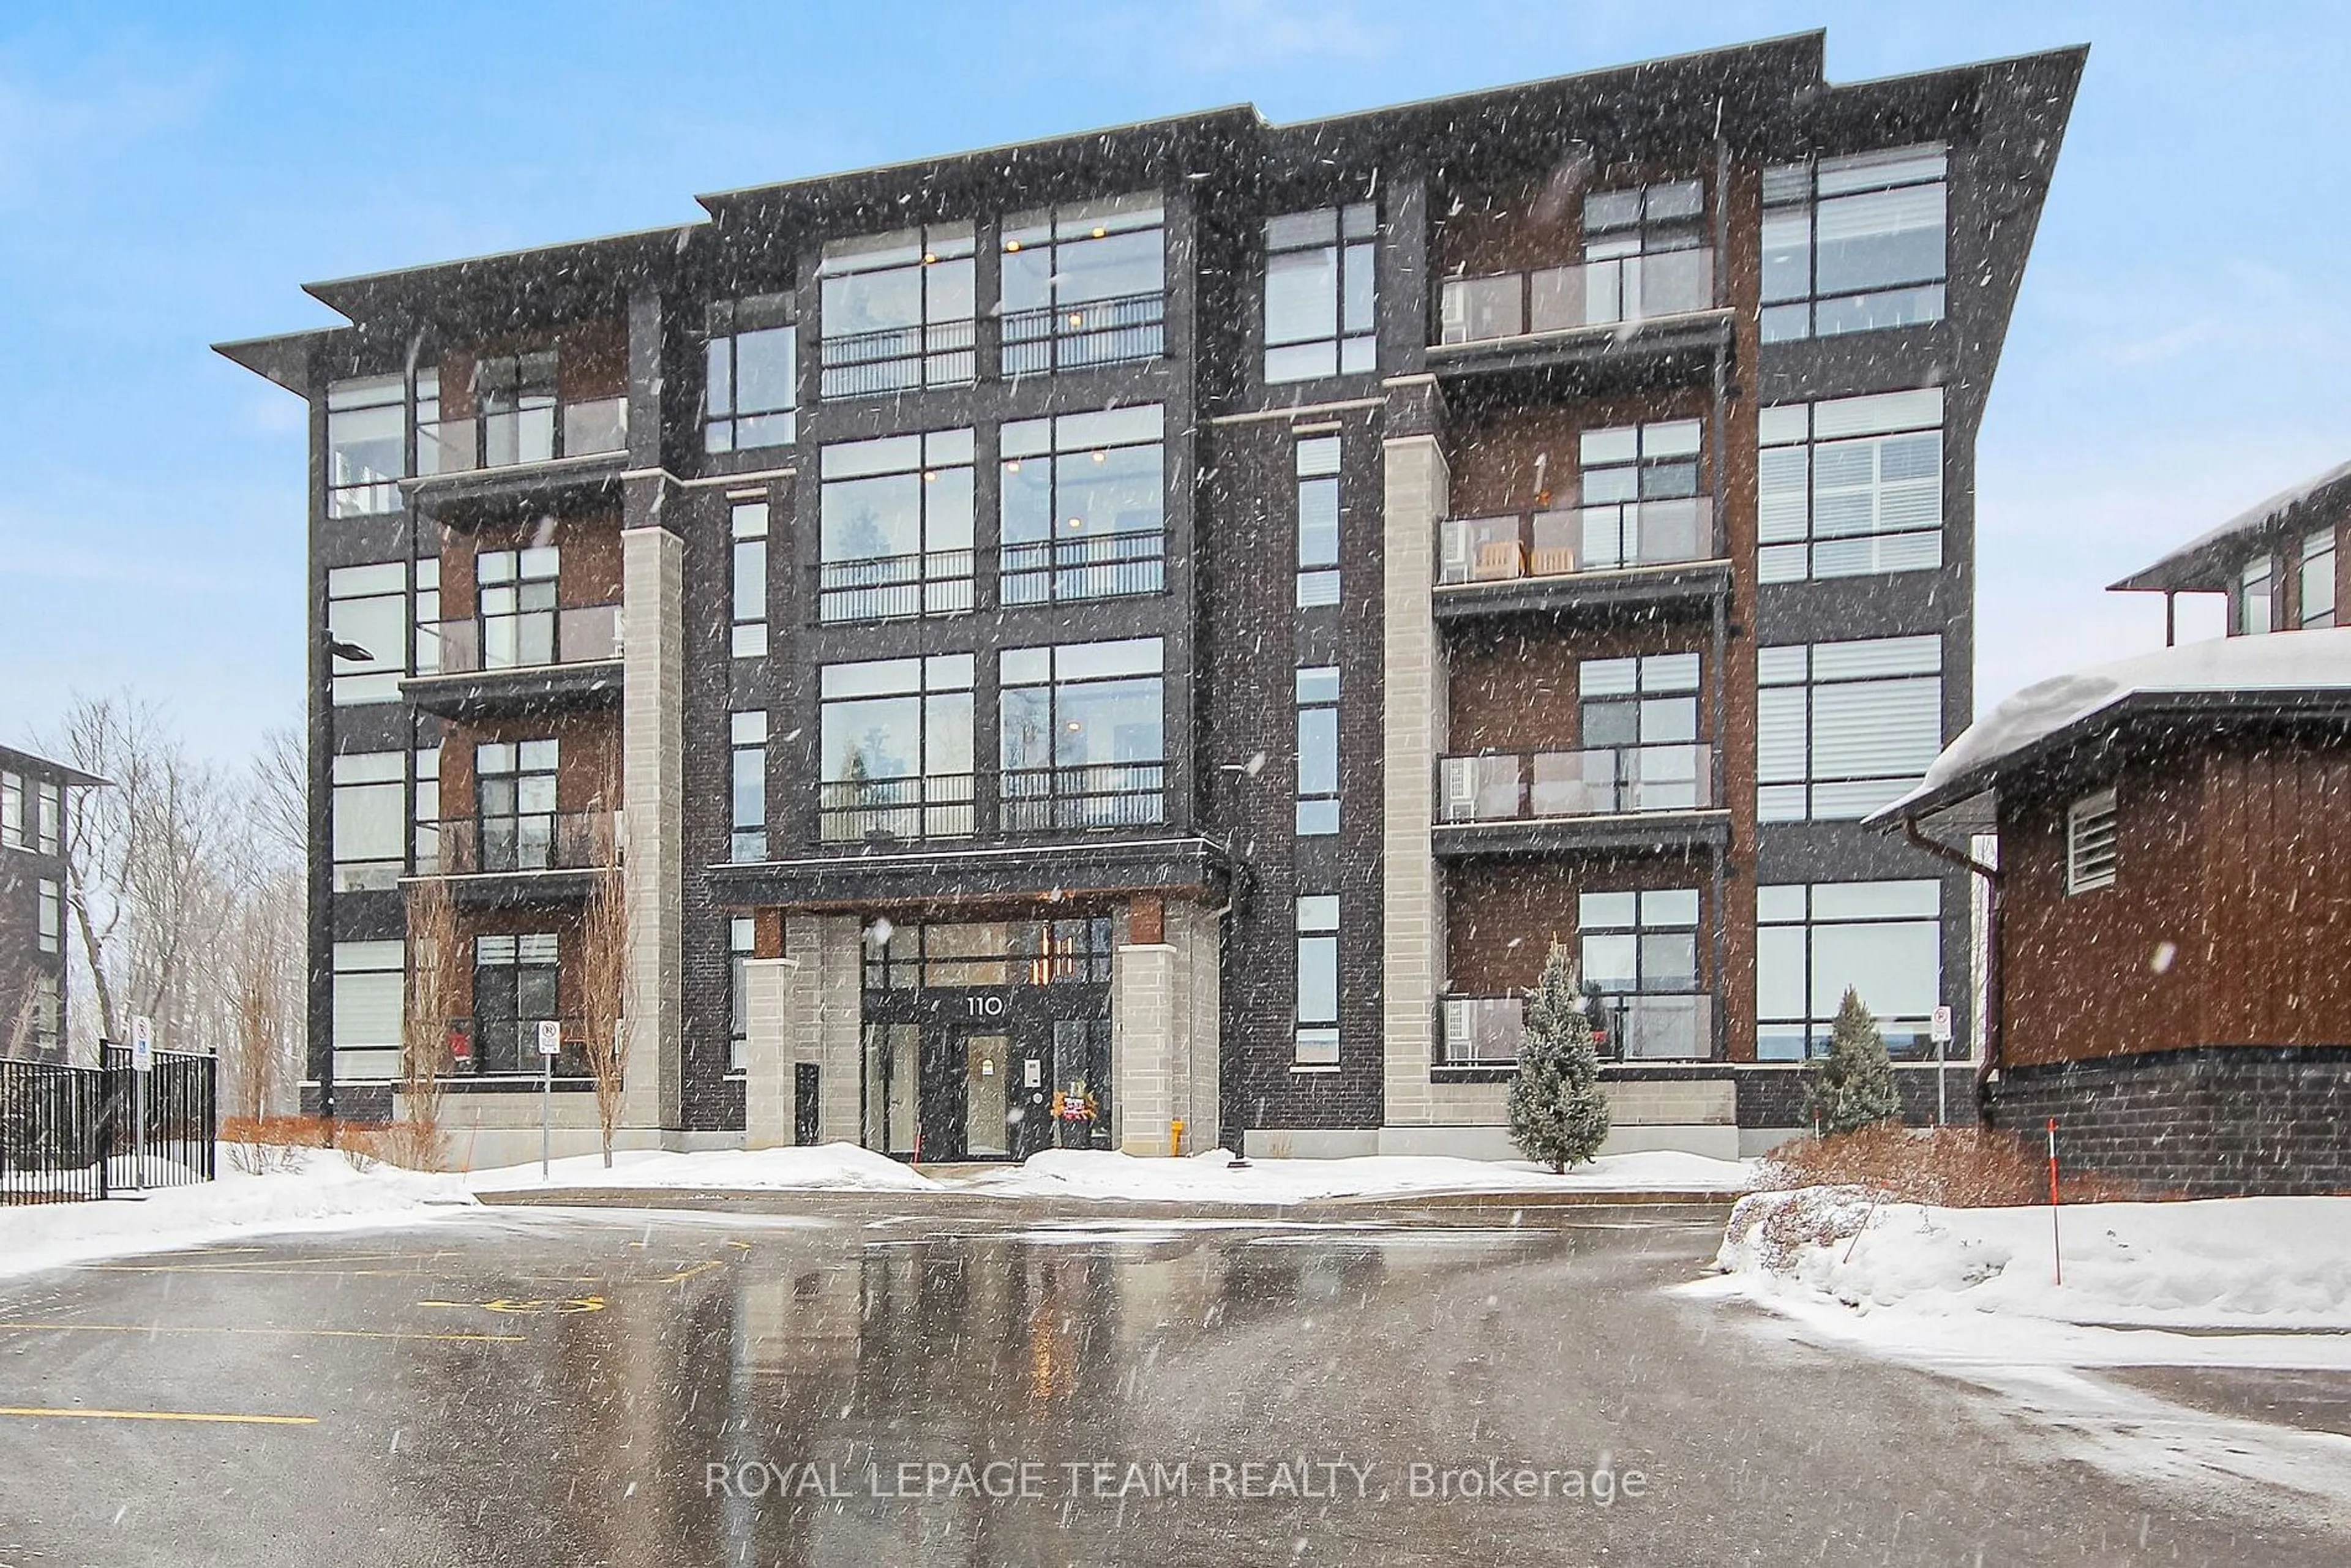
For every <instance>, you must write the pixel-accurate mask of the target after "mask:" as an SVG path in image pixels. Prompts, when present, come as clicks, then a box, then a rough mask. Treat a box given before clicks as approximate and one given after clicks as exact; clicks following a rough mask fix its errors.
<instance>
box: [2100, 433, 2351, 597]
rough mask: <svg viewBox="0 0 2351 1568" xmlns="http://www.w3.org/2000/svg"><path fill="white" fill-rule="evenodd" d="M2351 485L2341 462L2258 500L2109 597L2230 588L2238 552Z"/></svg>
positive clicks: (2348, 468)
mask: <svg viewBox="0 0 2351 1568" xmlns="http://www.w3.org/2000/svg"><path fill="white" fill-rule="evenodd" d="M2346 480H2351V463H2338V464H2336V465H2335V466H2334V467H2332V468H2329V469H2328V470H2327V471H2326V472H2325V473H2324V474H2320V475H2317V476H2314V477H2312V478H2308V479H2304V481H2303V482H2302V483H2301V484H2299V485H2290V486H2287V487H2286V488H2284V489H2283V490H2280V491H2279V492H2278V493H2277V494H2276V495H2274V496H2272V497H2268V498H2267V499H2266V500H2262V501H2257V502H2255V503H2254V504H2253V505H2252V506H2250V507H2246V508H2245V509H2244V510H2243V511H2241V512H2239V513H2238V514H2237V515H2236V516H2235V517H2231V518H2230V519H2229V520H2228V521H2227V522H2225V523H2222V524H2221V525H2220V527H2219V528H2214V529H2212V530H2211V531H2210V532H2209V533H2203V534H2199V535H2198V536H2197V537H2196V538H2192V539H2190V540H2189V541H2188V542H2187V543H2186V544H2184V545H2181V546H2180V547H2179V549H2176V550H2173V551H2172V552H2171V553H2170V554H2169V555H2167V556H2165V557H2164V558H2163V559H2160V560H2158V561H2157V562H2155V563H2154V564H2153V565H2152V566H2146V567H2141V568H2140V569H2139V570H2137V571H2135V572H2133V573H2131V574H2130V575H2129V576H2128V577H2126V578H2124V579H2123V580H2121V581H2120V582H2117V583H2115V584H2113V585H2112V586H2111V587H2110V589H2109V590H2108V591H2110V592H2122V593H2130V592H2147V591H2154V592H2161V591H2164V590H2167V589H2170V590H2189V591H2192V590H2197V589H2203V590H2207V591H2210V590H2218V589H2222V588H2226V587H2227V586H2228V581H2227V579H2226V578H2225V576H2223V575H2220V574H2222V573H2225V572H2226V571H2227V570H2230V569H2231V567H2232V566H2233V565H2234V564H2235V561H2234V558H2235V556H2236V553H2237V547H2238V546H2240V545H2241V544H2245V543H2249V542H2251V540H2252V538H2253V537H2254V536H2255V535H2257V534H2259V533H2261V532H2262V529H2264V528H2268V527H2269V526H2270V525H2271V524H2273V523H2275V522H2277V521H2278V520H2279V519H2280V518H2282V517H2284V516H2285V515H2286V514H2287V513H2288V512H2291V511H2293V510H2294V508H2295V507H2306V506H2309V505H2310V504H2312V503H2313V502H2323V501H2325V500H2327V499H2330V498H2331V493H2332V492H2333V490H2334V488H2335V486H2337V485H2341V484H2343V483H2344V481H2346Z"/></svg>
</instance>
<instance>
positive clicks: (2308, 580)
mask: <svg viewBox="0 0 2351 1568" xmlns="http://www.w3.org/2000/svg"><path fill="white" fill-rule="evenodd" d="M2302 624H2303V626H2304V629H2305V630H2314V629H2316V628H2318V627H2322V626H2332V625H2334V624H2335V530H2334V529H2333V528H2319V529H2317V530H2316V531H2314V532H2312V533H2308V534H2304V536H2303V538H2302Z"/></svg>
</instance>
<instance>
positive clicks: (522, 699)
mask: <svg viewBox="0 0 2351 1568" xmlns="http://www.w3.org/2000/svg"><path fill="white" fill-rule="evenodd" d="M621 687H622V664H621V661H620V660H618V659H599V660H597V661H595V662H593V663H583V664H542V665H538V666H536V667H534V668H531V669H527V670H467V671H463V672H460V673H457V674H439V675H410V676H408V677H407V678H406V679H404V680H402V682H401V683H400V695H401V696H402V698H404V699H405V700H407V701H408V702H410V703H412V704H413V705H414V706H417V707H418V708H421V709H422V710H423V711H424V712H426V713H429V714H434V715H436V716H439V717H442V718H446V719H455V720H458V721H459V722H465V721H469V720H473V719H477V718H494V717H497V716H501V715H509V714H525V713H557V712H564V713H568V712H571V711H573V710H575V709H580V708H600V707H613V706H618V705H619V703H620V700H621Z"/></svg>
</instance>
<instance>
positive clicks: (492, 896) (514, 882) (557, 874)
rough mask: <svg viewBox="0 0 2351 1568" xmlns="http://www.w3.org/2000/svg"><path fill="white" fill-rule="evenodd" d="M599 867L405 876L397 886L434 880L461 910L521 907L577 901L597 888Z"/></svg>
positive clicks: (409, 885) (581, 900) (408, 885)
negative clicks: (446, 890) (446, 891)
mask: <svg viewBox="0 0 2351 1568" xmlns="http://www.w3.org/2000/svg"><path fill="white" fill-rule="evenodd" d="M603 874H604V873H603V872H602V870H601V869H599V868H597V867H592V866H576V867H573V866H567V867H563V868H559V869H550V870H548V871H485V872H468V873H464V874H463V875H452V876H404V877H402V878H401V879H400V885H401V886H402V887H412V886H414V885H415V884H416V883H425V882H435V883H440V884H441V885H442V886H444V887H445V888H447V889H448V890H449V902H450V903H452V904H455V905H456V906H457V907H458V908H460V909H477V910H478V909H523V908H528V907H529V906H530V905H532V904H579V903H581V902H583V901H584V900H586V898H587V897H588V895H589V894H591V893H593V892H594V891H595V890H596V883H597V882H598V880H599V879H600V878H601V877H602V876H603Z"/></svg>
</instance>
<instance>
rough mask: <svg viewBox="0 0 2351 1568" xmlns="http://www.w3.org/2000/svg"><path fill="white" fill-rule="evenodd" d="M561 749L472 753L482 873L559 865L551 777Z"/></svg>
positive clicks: (525, 743) (488, 747)
mask: <svg viewBox="0 0 2351 1568" xmlns="http://www.w3.org/2000/svg"><path fill="white" fill-rule="evenodd" d="M560 753H561V744H560V743H559V742H558V741H555V740H552V739H538V740H522V741H512V740H507V741H491V742H486V743H484V744H482V745H479V746H476V747H474V799H475V819H476V825H475V831H476V832H477V833H478V834H479V835H480V842H481V859H480V862H479V863H478V865H477V866H476V867H475V869H478V870H481V871H486V872H503V871H546V870H548V869H549V868H550V867H552V866H555V865H558V864H559V863H561V860H562V859H566V858H569V857H562V856H559V842H560V841H562V840H563V839H566V838H568V837H569V835H565V834H561V833H559V829H560V828H561V825H562V824H561V823H560V822H559V821H558V819H557V816H556V810H555V776H556V768H557V766H558V763H559V759H560Z"/></svg>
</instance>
